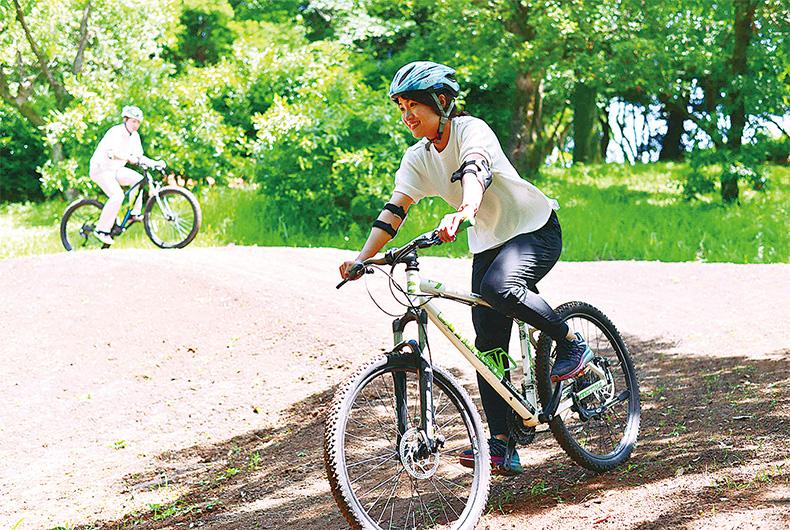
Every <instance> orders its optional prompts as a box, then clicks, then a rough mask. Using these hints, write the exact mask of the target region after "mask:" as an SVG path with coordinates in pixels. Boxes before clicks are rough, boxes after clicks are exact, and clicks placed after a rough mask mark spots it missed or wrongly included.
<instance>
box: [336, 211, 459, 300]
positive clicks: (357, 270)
mask: <svg viewBox="0 0 790 530" xmlns="http://www.w3.org/2000/svg"><path fill="white" fill-rule="evenodd" d="M470 226H474V222H473V221H471V220H469V219H466V220H465V221H462V222H461V224H460V225H458V232H460V231H462V230H466V229H467V228H469V227H470ZM442 243H443V241H442V240H441V239H439V230H431V231H430V232H425V233H424V234H422V235H419V236H417V237H415V238H414V239H412V240H411V241H409V242H408V243H406V244H405V245H403V246H402V247H400V248H391V249H389V250H388V251H387V252H385V253H384V255H383V256H382V257H380V258H368V259H366V260H365V261H358V262H356V263H355V264H354V266H353V267H351V270H349V271H348V276H347V277H346V278H345V279H344V280H343V281H341V282H340V283H339V284H337V285H336V286H335V289H340V288H341V287H343V286H344V285H345V284H346V283H348V282H349V281H351V280H355V279H357V278H358V277H360V276H362V275H363V274H365V273H366V272H367V268H368V266H369V265H396V264H398V263H400V262H401V261H402V260H403V258H405V257H406V256H408V255H409V254H411V253H412V252H414V251H415V250H417V249H418V248H430V247H435V246H437V245H441V244H442Z"/></svg>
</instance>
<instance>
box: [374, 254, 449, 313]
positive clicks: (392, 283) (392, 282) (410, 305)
mask: <svg viewBox="0 0 790 530" xmlns="http://www.w3.org/2000/svg"><path fill="white" fill-rule="evenodd" d="M370 267H371V268H374V269H377V270H379V271H381V272H382V273H384V275H385V276H387V278H388V280H389V281H388V283H389V290H390V293H391V294H392V297H393V298H394V299H395V301H396V302H397V303H398V304H400V305H402V306H403V307H408V308H411V309H414V310H415V311H416V310H417V309H420V308H421V307H422V306H423V305H425V304H427V303H428V302H429V301H430V300H432V299H433V298H435V296H433V295H424V297H425V298H426V300H425V301H424V302H422V303H420V304H419V305H415V304H414V302H412V300H411V298H410V297H409V293H408V292H407V291H405V290H404V289H403V287H401V285H400V284H399V283H398V282H397V281H396V280H395V277H394V276H393V275H392V274H391V273H390V272H387V270H386V269H384V268H383V267H381V266H379V265H370ZM394 270H395V265H393V266H392V271H394ZM393 286H394V287H395V288H396V289H397V291H398V292H400V293H401V294H403V295H405V297H406V300H407V302H408V303H404V302H403V301H401V300H400V299H399V298H398V296H397V295H396V294H395V291H394V290H393ZM365 290H366V291H367V292H368V296H369V297H370V299H371V301H372V302H373V304H374V305H375V306H376V307H378V308H379V310H380V311H381V312H382V313H384V314H385V315H387V316H391V317H393V318H398V317H400V316H401V315H399V314H395V313H390V312H389V311H387V310H386V309H384V308H383V307H381V305H380V304H379V303H378V302H377V301H376V299H375V297H374V296H373V293H371V292H370V286H369V285H368V280H367V278H365Z"/></svg>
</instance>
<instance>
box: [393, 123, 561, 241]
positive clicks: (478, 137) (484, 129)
mask: <svg viewBox="0 0 790 530" xmlns="http://www.w3.org/2000/svg"><path fill="white" fill-rule="evenodd" d="M426 143H427V140H421V141H420V142H418V143H416V144H414V145H413V146H411V147H410V148H409V149H407V150H406V153H405V154H404V155H403V160H402V161H401V165H400V168H399V169H398V171H397V173H395V191H397V192H400V193H403V194H405V195H408V196H409V197H411V199H412V200H413V201H414V202H419V201H420V199H422V198H423V197H427V196H439V197H441V198H442V199H444V200H445V201H447V203H448V204H449V205H450V206H452V207H454V208H458V207H459V206H461V201H462V199H463V189H462V187H461V182H460V181H456V182H452V183H451V182H450V176H451V175H452V174H453V173H454V172H455V171H457V170H458V168H459V167H461V163H462V162H463V161H464V160H467V159H468V158H469V157H470V155H472V154H478V155H481V156H483V157H485V159H486V160H487V161H488V163H489V166H490V168H491V172H492V173H493V179H492V181H491V185H490V186H489V187H488V189H487V190H486V192H485V193H484V194H483V201H482V202H481V203H480V209H479V210H478V212H477V215H476V216H475V226H473V227H471V228H469V230H468V232H469V250H470V251H472V253H474V254H478V253H480V252H483V251H485V250H488V249H491V248H495V247H498V246H500V245H502V244H503V243H505V242H507V241H508V240H510V239H512V238H513V237H515V236H517V235H519V234H525V233H529V232H534V231H535V230H538V229H539V228H541V227H542V226H543V225H544V224H546V221H548V220H549V215H550V214H551V210H552V209H555V210H556V209H558V208H559V205H557V201H554V200H553V199H549V198H548V197H546V196H545V195H544V194H543V192H541V191H540V190H539V189H538V188H536V187H535V186H534V185H532V184H531V183H530V182H527V181H526V180H524V179H522V178H521V177H520V176H519V175H518V173H517V172H516V169H515V168H514V167H513V165H512V164H511V163H510V161H509V160H508V159H507V157H506V156H505V153H504V151H503V150H502V146H501V145H500V144H499V140H498V139H497V137H496V135H495V134H494V131H492V130H491V128H490V127H489V126H488V124H487V123H486V122H484V121H483V120H481V119H479V118H475V117H473V116H458V117H456V118H453V120H452V126H451V127H450V140H449V142H448V143H447V147H445V148H444V150H442V152H441V153H440V152H438V151H437V150H436V147H435V146H434V145H432V144H431V146H430V148H429V149H426V148H425V146H426Z"/></svg>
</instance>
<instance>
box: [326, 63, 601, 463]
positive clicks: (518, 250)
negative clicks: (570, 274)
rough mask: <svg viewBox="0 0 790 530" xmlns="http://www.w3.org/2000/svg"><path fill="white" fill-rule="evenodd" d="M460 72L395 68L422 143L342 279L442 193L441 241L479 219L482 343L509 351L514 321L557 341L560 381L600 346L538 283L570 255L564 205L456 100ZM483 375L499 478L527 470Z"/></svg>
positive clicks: (474, 244) (476, 261) (475, 234)
mask: <svg viewBox="0 0 790 530" xmlns="http://www.w3.org/2000/svg"><path fill="white" fill-rule="evenodd" d="M454 74H455V70H454V69H452V68H450V67H448V66H445V65H442V64H437V63H433V62H430V61H417V62H413V63H409V64H407V65H406V66H404V67H402V68H401V69H400V70H398V72H397V73H396V74H395V77H394V78H393V80H392V83H391V85H390V89H389V97H390V99H391V100H392V101H394V102H395V103H396V104H397V105H398V108H399V109H400V112H401V119H402V120H403V123H404V124H405V125H406V126H407V127H408V128H409V130H410V131H411V133H412V135H413V136H414V137H415V138H421V139H422V140H421V141H419V142H417V143H416V144H414V145H413V146H411V147H410V148H409V149H407V150H406V153H405V154H404V156H403V160H402V161H401V165H400V168H399V169H398V171H397V173H396V174H395V189H394V190H393V193H392V197H391V199H390V201H389V202H388V203H387V204H385V205H384V208H383V209H382V211H381V214H379V216H378V218H377V219H376V221H374V223H373V228H372V229H371V232H370V235H369V236H368V239H367V241H366V242H365V245H364V246H363V248H362V250H361V251H360V253H359V255H358V256H357V259H356V260H355V261H346V262H344V263H343V264H342V265H341V266H340V275H341V276H342V277H343V278H344V279H345V278H348V277H349V272H350V271H351V268H352V267H353V266H354V265H355V264H357V265H358V264H359V262H361V261H364V260H365V259H368V258H370V257H372V256H374V255H375V254H377V253H378V252H379V251H380V250H381V249H382V247H384V245H385V244H386V243H387V242H388V241H389V240H390V239H392V238H394V237H395V234H396V233H397V231H398V229H399V228H400V225H401V224H402V223H403V221H404V220H405V218H406V214H407V212H408V210H409V207H410V206H411V205H412V204H414V203H416V202H418V201H419V200H420V199H422V198H423V197H427V196H440V197H442V198H443V199H444V200H445V201H446V202H447V203H448V204H450V205H451V206H453V207H455V208H457V211H456V212H454V213H451V214H448V215H446V216H444V218H442V220H441V222H440V223H439V227H438V232H439V237H440V238H441V240H442V241H445V242H448V241H453V240H454V239H455V236H456V232H457V231H458V227H459V225H460V224H461V223H462V222H463V221H465V220H472V219H474V221H475V224H474V226H473V227H471V228H469V231H468V232H469V250H470V251H471V252H472V253H473V255H474V258H473V262H472V291H474V292H476V293H478V294H480V295H481V296H482V297H483V299H485V300H486V302H488V303H489V304H490V305H491V307H492V308H493V309H488V308H485V307H474V308H473V309H472V323H473V325H474V328H475V333H476V335H477V337H476V340H475V346H476V347H477V349H478V350H480V351H483V352H485V351H490V350H494V349H497V348H501V349H502V350H504V351H506V352H507V351H508V344H509V342H510V331H511V327H512V319H514V318H515V319H518V320H521V321H523V322H527V323H528V324H529V325H531V326H533V327H535V328H537V329H539V330H540V331H541V332H543V333H546V334H548V335H549V336H550V337H551V338H552V339H554V340H555V341H556V342H557V358H556V361H555V363H554V366H553V368H552V370H551V379H552V381H561V380H565V379H569V378H572V377H575V376H576V375H577V374H578V373H579V372H580V371H581V370H582V368H584V366H585V364H586V363H587V362H589V361H590V359H591V358H592V352H591V351H590V349H589V348H588V347H587V344H586V343H585V341H584V339H583V338H582V337H581V335H579V334H574V333H572V332H571V331H570V329H569V328H568V326H567V324H565V323H564V322H563V321H562V320H561V319H560V317H559V316H558V315H557V314H556V313H555V312H554V310H553V309H552V308H551V307H550V306H549V305H548V304H547V303H546V302H545V301H544V300H543V298H541V297H540V296H539V295H538V289H537V287H536V284H537V283H538V281H540V280H541V279H542V278H543V277H544V276H545V275H546V274H547V273H548V272H549V270H551V268H552V267H553V266H554V264H555V263H556V262H557V260H558V259H559V257H560V253H561V252H562V231H561V229H560V224H559V220H558V219H557V214H556V213H555V211H554V210H556V209H557V208H558V206H557V204H556V201H553V200H550V199H548V198H547V197H546V196H545V195H544V194H543V193H542V192H541V191H540V190H539V189H538V188H536V187H535V186H534V185H532V184H531V183H529V182H527V181H526V180H524V179H522V178H521V177H520V176H519V175H518V173H517V172H516V170H515V169H514V168H513V166H512V165H511V163H510V162H509V161H508V159H507V157H506V156H505V154H504V151H503V150H502V147H501V145H500V143H499V140H498V139H497V137H496V135H495V134H494V132H493V131H492V130H491V128H490V127H489V126H488V125H487V124H486V123H485V122H484V121H483V120H481V119H478V118H475V117H472V116H470V115H469V114H467V113H466V112H459V111H458V109H457V108H456V106H455V98H456V97H457V96H458V93H459V90H460V86H459V84H458V82H457V81H456V79H455V76H454ZM351 279H355V278H351ZM505 363H506V364H507V360H506V359H505ZM477 380H478V385H479V387H480V397H481V400H482V403H483V409H484V410H485V413H486V417H487V419H488V426H489V431H490V434H491V438H490V439H489V445H490V451H491V461H492V465H493V468H494V470H495V472H498V473H501V474H518V473H522V472H523V468H522V467H521V464H520V461H519V457H518V453H517V452H515V451H514V452H513V456H512V458H510V460H509V461H505V455H506V453H507V441H508V427H507V413H508V410H509V406H508V405H507V404H506V403H505V401H504V400H503V399H502V398H501V397H500V396H499V395H498V394H497V393H496V392H495V391H494V389H493V388H491V386H490V385H489V384H488V383H487V382H486V381H485V380H484V379H483V378H482V377H481V376H480V375H479V374H478V376H477ZM467 453H468V454H467ZM472 462H473V459H472V457H471V451H466V452H465V453H464V454H462V455H461V464H463V465H466V466H470V465H472Z"/></svg>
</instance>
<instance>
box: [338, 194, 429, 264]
mask: <svg viewBox="0 0 790 530" xmlns="http://www.w3.org/2000/svg"><path fill="white" fill-rule="evenodd" d="M412 204H414V201H413V200H412V199H411V197H409V196H408V195H406V194H404V193H400V192H397V191H396V192H394V193H393V194H392V198H391V199H390V200H389V202H388V203H387V204H386V205H385V207H384V209H382V210H381V213H380V214H379V216H378V218H377V219H376V221H375V222H374V223H373V228H372V229H371V230H370V235H369V236H368V239H367V241H365V245H364V246H363V247H362V250H361V251H360V252H359V255H358V256H357V259H356V260H355V261H345V262H343V264H342V265H341V266H340V276H342V277H343V279H346V278H348V271H349V270H350V269H351V267H353V266H354V263H356V262H359V261H365V260H366V259H368V258H371V257H373V256H375V255H376V254H377V253H378V252H379V251H380V250H381V249H382V248H383V247H384V245H386V244H387V242H388V241H390V240H391V239H392V238H394V237H395V234H396V233H397V232H398V229H399V228H400V227H401V225H402V224H403V221H404V220H405V219H406V213H407V212H408V211H409V208H410V207H411V205H412Z"/></svg>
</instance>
